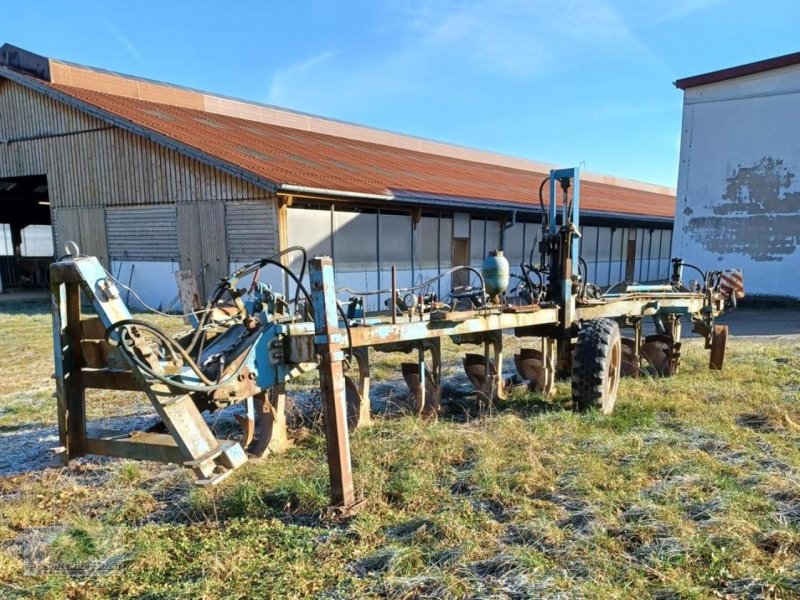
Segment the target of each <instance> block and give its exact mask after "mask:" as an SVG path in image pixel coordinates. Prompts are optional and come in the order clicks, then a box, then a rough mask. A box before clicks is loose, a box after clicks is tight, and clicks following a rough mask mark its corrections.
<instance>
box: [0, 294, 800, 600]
mask: <svg viewBox="0 0 800 600" xmlns="http://www.w3.org/2000/svg"><path fill="white" fill-rule="evenodd" d="M0 310H2V311H3V312H2V314H0V333H2V335H0V355H1V356H2V357H3V358H2V361H0V451H1V452H2V456H0V474H2V477H0V596H2V597H4V598H5V597H15V596H18V597H30V596H33V597H44V598H104V597H136V598H172V597H178V598H251V599H252V598H270V597H274V598H282V597H291V598H302V597H320V598H352V597H390V598H443V597H453V598H462V597H481V598H487V597H492V598H505V597H508V598H542V597H544V598H573V597H586V598H643V597H657V598H719V597H723V598H724V597H730V598H763V597H775V598H790V597H798V596H800V404H798V401H800V342H798V341H796V340H795V341H783V342H770V343H762V342H754V341H739V340H736V339H734V340H733V341H732V342H731V344H730V345H729V354H728V359H727V363H726V369H725V371H724V372H721V373H720V372H711V371H708V370H707V369H706V365H707V360H708V359H707V354H706V353H705V352H704V351H703V350H702V347H701V344H699V343H696V342H689V343H687V344H686V345H685V346H684V348H685V349H686V350H685V361H684V365H683V368H682V373H681V374H680V375H679V376H677V377H674V378H670V379H661V380H655V379H650V378H642V379H637V380H632V379H631V380H624V381H623V382H622V384H621V388H620V395H619V399H618V403H617V410H616V411H615V412H614V414H613V415H611V416H607V417H604V416H600V415H595V414H592V415H576V414H574V413H573V412H572V411H571V410H570V409H569V387H568V386H567V385H564V384H559V391H558V395H557V397H556V399H555V400H554V401H552V402H544V401H543V400H542V399H541V398H538V397H536V396H534V395H530V394H520V395H515V396H513V397H512V398H511V399H510V400H509V401H508V402H507V403H506V404H504V405H503V406H500V407H498V410H497V412H496V413H495V414H494V415H492V416H488V417H481V416H475V415H474V414H473V413H472V412H470V411H469V410H465V407H466V408H467V409H468V408H469V403H468V402H467V401H465V400H463V398H462V399H461V400H460V402H459V403H458V406H459V407H460V408H459V409H455V410H450V411H449V412H446V413H445V415H444V416H443V417H442V418H440V419H439V421H438V422H421V421H418V420H416V419H415V418H414V417H412V416H402V415H401V416H399V417H393V418H388V417H387V418H382V417H380V416H379V417H378V418H376V420H375V423H374V425H373V426H372V427H370V428H367V429H364V430H361V431H359V432H357V433H356V435H355V436H354V438H353V442H352V454H353V459H354V468H355V477H356V485H357V489H358V492H359V493H361V494H363V495H364V497H365V498H366V504H365V506H364V508H363V510H362V511H361V512H360V513H359V514H358V515H356V516H355V517H353V518H351V519H349V520H345V521H336V520H333V519H331V518H330V517H328V516H327V513H326V512H325V510H324V509H325V506H326V502H327V497H328V487H327V486H328V483H327V468H326V464H325V461H324V439H323V436H322V434H321V432H320V431H319V429H318V428H316V429H315V428H313V427H312V428H310V429H309V428H308V427H306V428H303V429H298V430H297V431H295V432H294V433H295V437H296V439H297V441H296V443H295V446H294V447H293V449H292V450H290V451H289V452H288V453H286V454H284V455H281V456H275V457H269V458H266V459H263V460H261V461H258V462H255V461H254V462H251V463H249V464H247V465H245V467H243V468H242V469H241V471H240V472H239V473H237V474H235V475H234V476H233V477H231V478H229V479H228V480H227V481H226V482H225V483H224V484H223V485H221V486H220V487H219V488H216V489H211V490H206V489H197V488H195V487H193V485H192V483H191V476H190V474H189V473H187V472H184V471H183V470H181V469H180V468H178V467H171V466H162V465H155V464H150V463H134V462H130V461H123V460H110V459H93V458H86V459H81V460H79V461H75V462H74V463H73V464H71V465H70V466H69V467H56V468H52V467H46V464H45V463H46V460H45V459H46V457H45V456H43V449H44V448H46V447H47V445H48V444H50V445H55V444H54V443H53V442H52V441H50V440H52V436H53V433H54V423H55V409H54V400H53V398H52V392H53V383H52V381H51V379H50V373H51V372H52V365H51V341H50V336H51V333H50V322H49V315H48V313H47V306H46V305H43V304H35V303H31V304H24V305H23V304H21V305H17V306H13V307H9V306H6V307H4V308H2V309H0ZM447 354H448V355H449V356H451V357H453V356H455V354H454V352H453V350H452V349H448V352H447ZM394 364H396V358H395V357H391V360H389V359H387V360H385V361H384V362H383V363H382V364H378V365H377V370H378V372H379V373H381V374H384V375H386V376H389V377H392V375H391V374H392V373H395V374H394V375H393V376H394V377H396V378H397V379H399V374H397V373H396V369H394V368H393V365H394ZM450 366H451V367H452V366H454V365H453V364H451V365H450ZM446 375H447V378H448V382H450V383H452V385H450V386H449V389H451V390H458V389H460V388H459V385H460V379H459V378H460V377H461V376H460V375H459V374H458V372H457V370H456V369H454V368H451V369H448V371H447V373H446ZM306 385H307V387H308V389H307V390H306V395H308V390H309V389H311V386H313V383H307V384H306ZM291 392H292V390H291V388H290V396H291ZM399 393H400V392H399V391H398V394H399ZM147 409H148V407H147V405H146V404H145V403H143V402H142V400H141V398H138V397H137V396H135V395H131V394H123V393H113V394H92V395H91V396H90V401H89V416H90V418H91V419H104V418H108V417H111V416H116V415H120V416H124V418H123V420H124V419H129V420H133V421H135V420H136V419H146V414H145V413H146V412H147Z"/></svg>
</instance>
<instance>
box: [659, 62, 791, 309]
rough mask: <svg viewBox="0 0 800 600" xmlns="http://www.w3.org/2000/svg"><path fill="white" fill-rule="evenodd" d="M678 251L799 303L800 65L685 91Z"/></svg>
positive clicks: (752, 288)
mask: <svg viewBox="0 0 800 600" xmlns="http://www.w3.org/2000/svg"><path fill="white" fill-rule="evenodd" d="M680 159H681V160H680V171H679V176H678V196H677V205H676V211H675V212H676V214H675V239H674V243H673V251H672V252H673V254H674V255H675V256H682V257H683V258H684V259H685V260H687V261H689V262H692V263H695V264H697V265H698V266H700V267H701V268H706V269H721V268H729V267H740V268H742V270H743V272H744V281H745V288H746V290H747V293H748V294H770V295H790V296H795V297H800V278H798V277H797V276H796V275H797V274H798V273H800V251H798V240H799V239H800V66H794V67H786V68H782V69H775V70H772V71H768V72H765V73H759V74H755V75H749V76H747V77H740V78H737V79H732V80H729V81H722V82H718V83H713V84H709V85H705V86H700V87H696V88H692V89H688V90H686V91H685V93H684V108H683V126H682V132H681V153H680Z"/></svg>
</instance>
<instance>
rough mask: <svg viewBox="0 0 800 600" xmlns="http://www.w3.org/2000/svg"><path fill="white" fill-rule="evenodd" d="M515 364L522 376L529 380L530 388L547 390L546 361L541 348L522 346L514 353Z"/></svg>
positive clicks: (532, 389) (535, 390) (537, 390)
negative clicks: (517, 352)
mask: <svg viewBox="0 0 800 600" xmlns="http://www.w3.org/2000/svg"><path fill="white" fill-rule="evenodd" d="M514 365H515V366H516V368H517V373H518V374H519V376H520V378H522V379H523V380H527V381H528V389H529V390H531V391H533V392H539V393H542V392H544V391H545V389H544V387H545V382H546V380H547V378H546V377H545V372H544V361H543V356H542V351H541V350H535V349H533V348H522V349H520V351H519V354H515V355H514Z"/></svg>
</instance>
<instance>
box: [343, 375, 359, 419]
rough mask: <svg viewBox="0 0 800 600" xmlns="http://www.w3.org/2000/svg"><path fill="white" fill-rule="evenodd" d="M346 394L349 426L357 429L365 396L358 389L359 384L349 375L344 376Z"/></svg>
mask: <svg viewBox="0 0 800 600" xmlns="http://www.w3.org/2000/svg"><path fill="white" fill-rule="evenodd" d="M344 396H345V402H346V404H347V428H348V429H349V430H350V431H355V429H356V427H358V424H359V421H360V420H361V403H362V402H363V398H362V397H361V392H359V391H358V384H357V383H356V382H355V380H353V378H352V377H350V376H349V375H345V376H344Z"/></svg>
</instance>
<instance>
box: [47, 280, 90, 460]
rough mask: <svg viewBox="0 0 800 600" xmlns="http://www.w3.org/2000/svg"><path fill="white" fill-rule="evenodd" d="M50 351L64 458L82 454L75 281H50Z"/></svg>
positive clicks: (83, 415)
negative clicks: (53, 368) (53, 365)
mask: <svg viewBox="0 0 800 600" xmlns="http://www.w3.org/2000/svg"><path fill="white" fill-rule="evenodd" d="M52 294H53V351H54V359H55V367H56V400H57V403H58V431H59V440H60V442H61V446H62V447H63V448H64V454H63V458H64V461H65V462H68V461H69V460H70V459H73V458H77V457H79V456H83V455H84V454H86V449H85V446H86V394H85V392H84V389H83V384H82V383H81V362H82V360H83V357H82V355H81V335H82V332H81V295H80V288H79V287H78V284H77V283H76V282H74V281H73V282H67V283H61V282H57V281H54V282H53V284H52Z"/></svg>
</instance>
